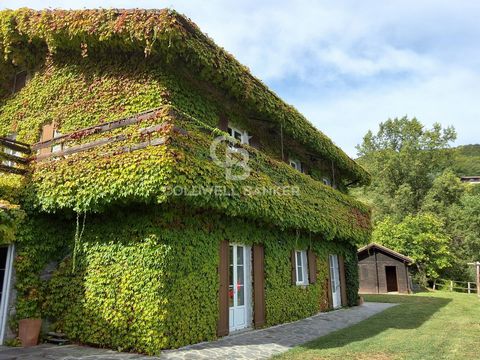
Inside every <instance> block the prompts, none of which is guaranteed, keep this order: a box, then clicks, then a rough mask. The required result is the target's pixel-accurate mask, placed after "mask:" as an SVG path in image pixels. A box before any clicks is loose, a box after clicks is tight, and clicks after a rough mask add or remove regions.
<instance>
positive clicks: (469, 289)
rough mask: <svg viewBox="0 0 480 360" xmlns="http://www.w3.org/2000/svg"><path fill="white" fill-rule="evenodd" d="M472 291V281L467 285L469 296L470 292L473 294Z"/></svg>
mask: <svg viewBox="0 0 480 360" xmlns="http://www.w3.org/2000/svg"><path fill="white" fill-rule="evenodd" d="M471 289H472V288H471V287H470V281H469V282H468V283H467V290H468V293H469V294H470V292H471Z"/></svg>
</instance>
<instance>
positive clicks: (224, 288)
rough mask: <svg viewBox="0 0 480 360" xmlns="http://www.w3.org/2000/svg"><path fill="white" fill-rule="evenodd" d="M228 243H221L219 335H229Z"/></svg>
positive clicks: (223, 241)
mask: <svg viewBox="0 0 480 360" xmlns="http://www.w3.org/2000/svg"><path fill="white" fill-rule="evenodd" d="M228 252H229V245H228V241H226V240H222V241H221V242H220V251H219V255H220V261H219V262H218V277H219V282H220V284H219V285H220V286H219V289H218V324H217V335H218V336H225V335H228V326H229V324H228V320H229V319H228V310H229V309H228V266H229V262H228Z"/></svg>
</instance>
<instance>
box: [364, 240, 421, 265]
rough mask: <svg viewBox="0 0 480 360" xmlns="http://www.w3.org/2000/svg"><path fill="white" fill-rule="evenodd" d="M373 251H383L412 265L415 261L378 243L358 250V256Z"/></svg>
mask: <svg viewBox="0 0 480 360" xmlns="http://www.w3.org/2000/svg"><path fill="white" fill-rule="evenodd" d="M371 249H377V250H380V251H383V252H384V253H386V254H388V255H390V256H392V257H395V258H397V259H399V260H401V261H404V262H406V263H408V264H412V263H413V259H412V258H409V257H408V256H405V255H402V254H400V253H398V252H396V251H394V250H392V249H389V248H387V247H385V246H383V245H380V244H377V243H371V244H368V245H366V246H364V247H362V248H360V249H358V252H357V254H359V255H360V254H361V253H363V252H368V251H369V250H371Z"/></svg>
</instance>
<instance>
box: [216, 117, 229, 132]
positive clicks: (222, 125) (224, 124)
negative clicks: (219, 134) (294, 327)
mask: <svg viewBox="0 0 480 360" xmlns="http://www.w3.org/2000/svg"><path fill="white" fill-rule="evenodd" d="M218 128H219V129H220V130H222V131H228V118H227V117H226V116H225V115H220V120H219V121H218Z"/></svg>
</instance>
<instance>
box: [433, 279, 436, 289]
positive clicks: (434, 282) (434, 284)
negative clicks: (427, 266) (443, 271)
mask: <svg viewBox="0 0 480 360" xmlns="http://www.w3.org/2000/svg"><path fill="white" fill-rule="evenodd" d="M436 285H437V279H435V280H433V290H435V287H436Z"/></svg>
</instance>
